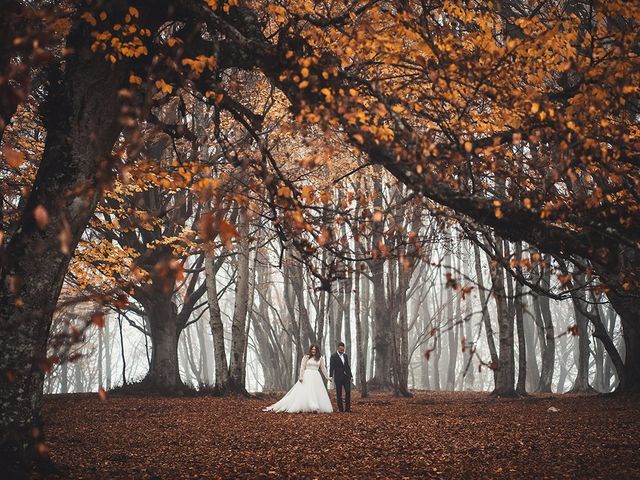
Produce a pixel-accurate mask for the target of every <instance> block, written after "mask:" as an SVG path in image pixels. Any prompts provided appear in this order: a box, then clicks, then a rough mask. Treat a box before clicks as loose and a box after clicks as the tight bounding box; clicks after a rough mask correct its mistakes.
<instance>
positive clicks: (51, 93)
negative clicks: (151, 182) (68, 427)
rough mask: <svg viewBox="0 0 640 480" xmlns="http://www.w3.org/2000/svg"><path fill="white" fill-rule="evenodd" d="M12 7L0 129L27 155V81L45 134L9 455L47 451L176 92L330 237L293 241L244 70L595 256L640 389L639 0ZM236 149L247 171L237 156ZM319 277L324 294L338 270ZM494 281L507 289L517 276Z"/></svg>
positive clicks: (461, 195)
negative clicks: (91, 283)
mask: <svg viewBox="0 0 640 480" xmlns="http://www.w3.org/2000/svg"><path fill="white" fill-rule="evenodd" d="M5 6H6V8H7V12H10V13H11V15H8V16H4V15H3V19H2V22H3V27H6V28H3V29H2V35H3V44H2V45H3V47H2V51H1V52H0V69H1V70H0V72H1V73H0V75H1V76H2V81H1V82H0V87H1V88H2V90H1V91H0V92H1V96H2V98H1V102H0V105H2V110H1V114H2V121H1V123H0V124H1V125H2V128H3V130H2V132H3V139H2V141H3V155H4V158H5V159H6V161H7V162H8V163H12V164H13V165H14V166H13V167H11V168H13V169H19V168H20V164H21V160H22V155H21V151H20V146H19V145H13V144H8V143H6V142H5V138H4V132H5V131H6V128H5V127H6V126H7V125H9V124H10V123H11V121H12V118H13V117H14V116H15V115H16V112H17V111H18V109H19V107H20V105H21V102H23V103H24V102H25V100H26V98H27V96H28V95H27V94H28V93H29V92H31V94H32V98H36V96H41V98H42V102H41V104H40V105H39V113H40V115H41V116H42V120H43V122H42V123H43V125H44V128H45V129H46V141H45V144H44V149H43V152H42V155H41V157H40V158H39V162H38V166H37V174H36V175H35V177H34V179H33V181H32V183H31V184H30V188H28V189H27V191H25V192H23V194H22V198H21V199H20V200H18V201H17V202H16V203H15V206H16V211H17V213H16V219H15V222H13V224H14V225H15V228H12V229H11V230H6V229H5V226H4V225H3V234H2V235H3V239H2V263H1V271H0V280H1V282H0V329H1V330H2V336H0V352H1V353H0V369H1V370H2V375H1V379H0V382H2V383H1V386H0V403H1V404H2V414H0V429H1V433H2V435H1V437H2V446H1V447H0V448H1V449H2V451H3V452H7V455H4V454H3V459H4V458H10V459H11V460H10V464H11V465H8V466H7V468H14V467H15V462H14V461H15V459H19V460H20V461H19V462H18V463H19V464H21V463H24V462H23V460H24V459H25V458H33V457H34V452H37V448H38V445H39V444H40V438H39V437H37V436H36V438H34V436H33V435H32V432H34V431H35V430H33V428H34V427H38V431H40V429H39V426H40V421H39V408H40V401H41V392H42V381H43V373H42V371H41V370H40V369H39V368H37V367H34V365H38V364H39V363H40V362H41V361H42V360H43V359H44V360H46V340H47V336H48V332H49V329H50V325H51V319H52V315H53V312H54V309H55V306H56V302H57V299H58V296H59V293H60V290H61V288H62V284H63V281H64V278H65V274H66V272H67V269H68V266H69V262H70V260H71V257H72V255H73V253H74V251H75V249H76V245H77V244H78V242H79V241H80V240H81V237H82V235H83V232H84V230H85V228H86V227H87V225H88V223H89V221H90V219H91V218H92V216H93V214H94V211H95V208H96V205H97V204H98V202H99V201H100V199H101V196H102V192H103V190H104V189H105V188H106V187H107V186H108V185H110V184H111V183H112V180H113V177H114V175H115V174H116V172H119V173H120V174H121V175H122V174H123V173H124V172H125V170H124V168H123V167H124V166H125V165H126V163H127V162H128V161H129V160H130V158H129V154H131V155H132V157H135V155H133V152H134V151H135V150H136V146H137V145H139V144H140V138H141V135H140V129H139V126H140V123H141V122H143V121H145V120H150V119H153V118H152V117H153V110H154V108H155V107H156V106H157V105H158V102H163V101H164V100H163V99H164V98H166V97H171V96H175V95H178V94H179V92H181V91H187V92H189V93H191V94H192V95H194V96H195V97H196V98H197V99H198V100H199V101H201V102H204V103H206V104H209V105H212V104H215V105H216V106H217V108H219V110H220V111H221V112H224V115H228V116H230V117H231V118H233V119H234V120H235V121H236V122H238V124H240V125H241V126H242V128H243V129H244V130H245V131H246V132H247V135H248V136H249V137H250V138H251V141H252V143H251V145H252V146H253V147H254V149H255V151H256V152H258V154H256V155H253V156H252V157H251V158H250V159H247V160H246V163H245V164H243V165H244V166H245V167H251V175H252V176H253V177H254V178H255V179H257V180H259V181H260V182H261V184H262V185H263V187H264V190H263V193H264V194H265V195H266V196H267V197H269V198H270V200H271V202H272V204H273V205H274V210H275V211H276V212H278V213H279V214H281V215H282V219H283V221H282V222H279V225H278V227H277V230H278V233H279V235H281V236H287V235H289V236H290V237H293V238H292V242H293V244H294V246H296V248H299V249H300V250H301V251H307V252H308V250H309V248H308V247H309V244H310V243H313V242H316V243H317V242H318V240H319V239H320V238H321V234H320V232H318V231H317V230H316V231H315V232H314V235H313V237H314V239H313V242H312V241H310V240H304V238H303V237H300V236H296V235H295V234H296V233H300V232H301V231H303V230H306V227H305V223H306V222H305V219H304V215H302V214H301V211H302V210H303V209H302V206H304V205H305V203H306V202H305V200H304V198H303V192H301V191H299V190H298V189H297V188H295V185H292V184H291V183H290V182H287V180H286V179H285V178H282V175H279V173H278V169H277V164H276V163H275V162H274V159H273V156H272V155H271V154H270V152H269V149H268V147H267V145H266V144H265V134H264V132H263V131H262V127H263V124H262V122H263V120H264V118H263V117H262V116H261V114H260V113H259V112H258V113H257V112H256V111H255V110H254V109H253V108H252V105H249V106H247V105H245V104H243V103H242V101H241V100H242V99H238V98H236V93H237V92H236V91H235V85H236V83H235V82H233V80H232V78H233V77H234V75H236V74H237V73H238V72H243V71H259V72H260V74H261V76H262V78H263V79H264V80H265V83H266V84H268V85H269V86H270V87H271V88H273V89H277V90H278V91H279V95H281V97H282V99H283V101H285V99H286V101H285V104H286V105H287V107H288V109H289V111H290V113H291V115H292V117H293V118H295V119H296V121H297V122H298V124H299V125H300V126H301V127H302V126H304V127H306V128H309V129H310V130H316V131H333V132H338V133H339V134H340V135H341V136H342V138H343V139H344V140H345V141H346V142H348V143H349V144H350V145H351V148H353V149H354V151H355V149H357V154H358V155H359V156H360V158H363V159H366V161H367V162H370V163H375V164H379V165H382V166H383V167H384V168H385V169H386V170H387V171H388V172H390V173H391V174H392V175H394V176H395V177H396V178H397V179H398V180H399V181H400V182H402V183H404V184H405V185H407V186H408V187H410V188H412V189H413V190H414V191H415V192H417V193H419V194H421V195H422V196H423V197H424V198H427V199H430V200H431V201H433V202H436V203H437V204H439V205H440V206H442V207H443V208H444V207H446V208H447V209H449V211H452V212H457V214H458V215H461V216H464V217H466V218H468V219H472V220H474V221H475V222H477V223H479V224H482V225H484V226H486V227H488V228H490V229H492V230H494V231H495V233H497V234H498V235H499V236H500V237H502V238H504V239H509V240H512V241H524V242H527V243H528V244H530V245H532V246H535V247H536V248H538V249H540V250H541V251H544V252H547V253H549V254H553V255H557V256H558V257H559V258H563V259H565V260H567V261H570V262H573V263H575V264H576V265H584V264H585V261H587V262H588V264H589V265H590V267H589V268H590V269H591V270H592V271H591V272H588V273H590V274H593V275H594V276H595V277H597V278H598V280H599V281H600V282H601V284H602V288H603V290H604V291H605V292H606V295H607V297H608V299H609V300H610V301H611V303H612V304H613V305H614V307H615V309H616V311H617V313H618V314H619V315H620V317H621V320H622V325H623V328H624V340H625V347H626V348H625V363H624V375H623V376H622V377H621V378H620V380H621V381H620V386H619V389H620V390H623V391H637V390H638V389H639V388H640V324H639V323H638V318H640V316H638V309H639V304H640V303H639V302H640V301H639V300H638V297H637V291H638V283H639V282H640V279H639V278H640V274H639V269H640V264H639V261H640V260H639V258H640V253H639V249H640V248H639V245H638V240H637V239H638V238H640V230H639V227H638V192H639V191H640V183H639V182H640V175H639V169H640V165H639V160H638V159H639V153H638V145H639V142H638V100H637V93H638V87H637V85H638V84H639V83H640V82H639V80H640V78H639V77H640V71H639V70H640V69H639V68H638V65H637V61H636V58H637V55H638V45H639V44H640V42H639V41H638V40H639V39H638V35H640V29H638V28H637V25H638V21H639V20H640V6H638V5H637V3H635V2H631V3H629V2H622V1H612V2H598V3H595V4H594V3H592V2H581V1H575V2H569V3H567V4H565V3H562V4H560V3H557V2H549V3H541V4H534V5H530V4H529V3H526V2H518V1H508V0H504V1H500V2H497V3H495V4H486V3H485V2H466V3H463V4H460V3H458V2H450V1H445V2H417V1H416V2H411V1H391V0H389V1H375V0H374V1H364V0H363V1H357V0H354V1H352V2H345V1H338V0H336V1H334V2H325V3H322V4H316V5H312V4H311V3H309V2H308V1H304V0H300V1H297V0H296V1H287V2H266V1H265V2H262V1H255V2H254V1H251V2H250V1H247V2H244V1H242V2H240V1H238V0H227V1H216V0H209V1H207V2H206V3H205V2H191V1H169V0H161V1H158V0H156V1H148V0H131V1H120V0H116V1H110V2H105V1H101V0H90V1H87V2H83V3H77V4H68V3H66V2H60V3H57V2H43V10H42V14H40V15H35V14H33V12H32V5H30V4H29V5H27V4H24V3H21V2H16V1H3V3H2V7H3V11H4V7H5ZM18 18H20V21H19V22H18V21H17V19H18ZM5 23H6V25H5ZM36 39H38V42H34V40H36ZM40 39H42V41H40ZM5 40H6V41H5ZM5 45H13V46H14V48H10V49H7V48H6V47H4V46H5ZM42 62H46V65H45V67H42ZM230 77H231V80H230ZM32 80H35V81H32ZM159 123H161V122H159ZM176 133H179V132H176ZM119 143H122V144H126V145H128V147H127V148H126V149H125V150H124V151H122V150H118V148H117V146H118V144H119ZM125 153H126V154H125ZM225 158H226V160H227V161H229V162H230V163H231V164H234V165H239V164H240V163H239V162H240V161H239V158H238V155H237V153H236V152H233V151H229V152H226V154H225ZM301 215H302V216H301ZM287 223H289V226H287V225H286V224H287ZM311 230H312V231H313V229H311ZM307 231H308V230H307ZM308 232H309V231H308ZM303 240H304V241H303ZM375 247H376V248H377V245H376V246H375ZM532 263H536V262H535V261H534V262H532ZM376 268H379V267H376ZM532 268H535V267H532ZM316 273H317V276H316V278H318V279H319V280H320V281H321V283H322V287H323V288H327V287H328V283H329V282H330V280H331V279H332V278H333V277H335V275H333V273H335V272H332V271H330V270H329V271H327V272H325V273H327V276H328V277H329V278H324V279H323V278H320V277H322V275H320V272H316ZM372 275H375V272H372ZM493 280H494V285H495V284H496V282H497V287H500V278H499V274H498V272H496V275H494V279H493ZM373 290H374V292H373V294H374V299H375V300H376V301H378V300H379V299H381V298H384V297H381V296H380V295H379V293H380V292H379V291H378V290H380V285H377V287H376V283H375V282H374V289H373ZM382 307H383V305H376V306H375V310H376V313H375V316H376V317H377V316H378V315H379V314H381V312H382V310H383V308H382ZM241 313H243V312H239V314H241ZM241 325H242V322H241V320H240V315H239V317H238V323H237V327H241ZM375 333H376V334H378V335H379V332H377V331H376V332H375ZM380 346H381V347H383V346H384V343H382V344H380ZM389 347H391V345H389ZM501 347H502V346H501ZM502 353H505V354H506V355H510V353H509V352H508V351H506V350H505V351H504V352H502ZM380 354H381V360H380V361H382V362H383V363H384V362H386V361H387V359H389V360H390V359H391V357H387V356H386V355H387V354H386V353H385V352H384V351H381V352H380ZM502 360H503V361H504V359H502ZM376 361H378V360H376ZM509 365H510V364H509V363H507V367H508V369H509V370H510V369H511V367H510V366H509ZM389 366H390V365H389V363H387V364H386V367H389ZM381 367H382V365H381ZM232 370H233V371H234V372H236V373H234V375H236V374H237V370H236V369H235V368H233V369H232ZM3 466H4V465H3Z"/></svg>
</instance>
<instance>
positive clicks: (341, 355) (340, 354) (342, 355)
mask: <svg viewBox="0 0 640 480" xmlns="http://www.w3.org/2000/svg"><path fill="white" fill-rule="evenodd" d="M337 353H338V356H339V357H340V360H342V364H343V365H344V353H340V352H337Z"/></svg>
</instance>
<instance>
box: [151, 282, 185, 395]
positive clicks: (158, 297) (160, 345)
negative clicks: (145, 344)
mask: <svg viewBox="0 0 640 480" xmlns="http://www.w3.org/2000/svg"><path fill="white" fill-rule="evenodd" d="M144 307H145V311H146V312H147V315H148V320H149V333H150V335H151V366H150V367H149V371H148V372H147V375H146V376H145V378H144V380H143V383H145V384H148V385H150V386H151V387H152V388H154V389H158V390H159V391H166V392H172V391H175V390H176V389H180V388H181V387H182V386H183V384H182V380H181V379H180V369H179V366H178V340H179V337H180V327H179V326H178V319H177V317H178V310H177V308H176V305H175V303H173V301H172V299H171V294H167V293H164V292H162V291H159V290H155V293H154V294H152V295H149V296H148V297H147V298H146V299H145V301H144Z"/></svg>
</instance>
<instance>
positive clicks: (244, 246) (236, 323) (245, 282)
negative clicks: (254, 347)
mask: <svg viewBox="0 0 640 480" xmlns="http://www.w3.org/2000/svg"><path fill="white" fill-rule="evenodd" d="M238 235H239V239H238V255H237V256H238V273H237V276H236V295H235V302H234V310H233V320H232V322H231V355H230V361H229V384H230V387H231V388H232V389H233V390H234V391H236V392H240V393H246V390H245V386H244V383H243V377H244V373H243V372H244V369H245V367H246V365H245V362H244V346H245V342H246V330H245V329H246V327H247V310H248V306H249V284H250V281H249V253H250V251H249V218H248V215H247V210H246V208H245V207H241V208H240V213H239V217H238Z"/></svg>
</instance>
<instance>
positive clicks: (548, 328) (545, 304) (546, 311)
mask: <svg viewBox="0 0 640 480" xmlns="http://www.w3.org/2000/svg"><path fill="white" fill-rule="evenodd" d="M542 268H544V272H543V273H542V286H543V287H544V288H547V289H548V288H550V287H551V258H550V257H549V256H548V255H545V257H544V266H543V267H542ZM534 302H538V304H537V305H536V314H539V317H540V318H539V320H542V328H543V331H544V348H543V349H542V369H541V372H540V383H539V384H538V391H539V392H545V393H551V381H552V380H553V368H554V364H555V356H556V340H555V332H554V329H553V319H552V316H551V307H550V305H549V297H546V296H544V295H534Z"/></svg>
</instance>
